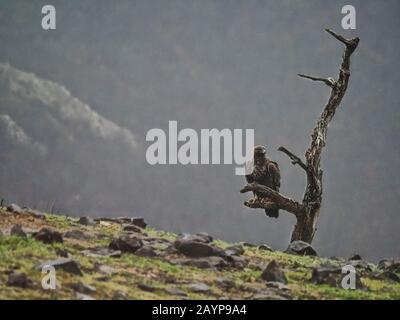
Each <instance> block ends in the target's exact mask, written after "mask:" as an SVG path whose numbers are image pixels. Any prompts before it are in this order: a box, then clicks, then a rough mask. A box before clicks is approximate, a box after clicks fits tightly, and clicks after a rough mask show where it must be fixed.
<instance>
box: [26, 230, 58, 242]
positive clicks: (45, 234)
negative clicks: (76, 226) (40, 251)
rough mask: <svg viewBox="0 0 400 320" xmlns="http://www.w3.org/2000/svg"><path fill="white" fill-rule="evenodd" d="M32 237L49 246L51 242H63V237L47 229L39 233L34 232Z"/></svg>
mask: <svg viewBox="0 0 400 320" xmlns="http://www.w3.org/2000/svg"><path fill="white" fill-rule="evenodd" d="M32 236H33V238H35V239H36V240H38V241H41V242H43V243H46V244H50V243H53V242H63V237H62V235H61V233H59V232H58V231H55V230H52V229H49V228H42V229H40V230H39V232H34V233H33V234H32Z"/></svg>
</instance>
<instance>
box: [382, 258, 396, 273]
mask: <svg viewBox="0 0 400 320" xmlns="http://www.w3.org/2000/svg"><path fill="white" fill-rule="evenodd" d="M378 268H380V269H382V270H386V271H391V272H398V273H400V258H392V259H383V260H381V261H379V263H378Z"/></svg>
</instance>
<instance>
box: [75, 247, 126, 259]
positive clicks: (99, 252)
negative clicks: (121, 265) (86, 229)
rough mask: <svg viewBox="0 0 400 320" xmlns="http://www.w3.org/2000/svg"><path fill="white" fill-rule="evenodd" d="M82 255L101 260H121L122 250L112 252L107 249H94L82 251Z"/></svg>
mask: <svg viewBox="0 0 400 320" xmlns="http://www.w3.org/2000/svg"><path fill="white" fill-rule="evenodd" d="M82 254H83V255H84V256H86V257H91V258H100V257H111V258H119V257H121V251H120V250H112V249H110V248H107V247H94V248H89V249H86V250H83V251H82Z"/></svg>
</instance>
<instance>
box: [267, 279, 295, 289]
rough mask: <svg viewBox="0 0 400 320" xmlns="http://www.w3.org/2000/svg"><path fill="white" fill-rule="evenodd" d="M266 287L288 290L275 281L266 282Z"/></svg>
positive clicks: (282, 284)
mask: <svg viewBox="0 0 400 320" xmlns="http://www.w3.org/2000/svg"><path fill="white" fill-rule="evenodd" d="M266 286H267V288H275V289H278V290H286V291H288V290H290V289H289V287H288V286H287V285H286V284H284V283H282V282H277V281H267V283H266Z"/></svg>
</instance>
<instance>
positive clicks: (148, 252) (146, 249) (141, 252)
mask: <svg viewBox="0 0 400 320" xmlns="http://www.w3.org/2000/svg"><path fill="white" fill-rule="evenodd" d="M135 254H136V255H137V256H140V257H147V258H154V257H157V256H158V254H157V251H156V250H154V248H152V247H150V246H143V247H141V248H140V249H138V250H136V252H135Z"/></svg>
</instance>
